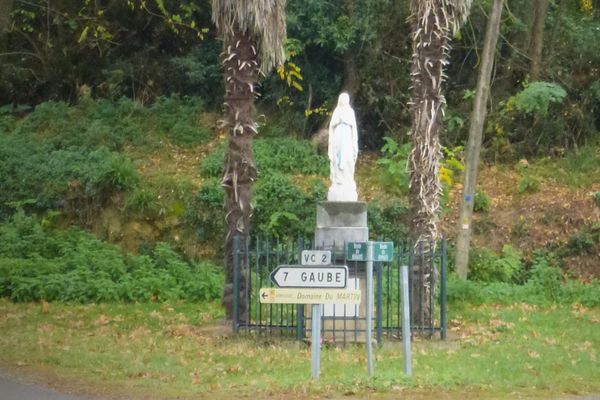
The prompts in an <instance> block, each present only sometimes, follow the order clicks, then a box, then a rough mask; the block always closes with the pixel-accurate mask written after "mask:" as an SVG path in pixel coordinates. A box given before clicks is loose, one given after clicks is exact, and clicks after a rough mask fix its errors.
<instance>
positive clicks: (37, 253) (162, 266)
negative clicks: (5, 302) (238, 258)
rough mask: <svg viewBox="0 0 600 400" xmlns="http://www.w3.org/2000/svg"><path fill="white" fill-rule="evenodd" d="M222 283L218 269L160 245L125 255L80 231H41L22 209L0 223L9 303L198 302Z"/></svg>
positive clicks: (2, 283) (2, 277)
mask: <svg viewBox="0 0 600 400" xmlns="http://www.w3.org/2000/svg"><path fill="white" fill-rule="evenodd" d="M222 287H223V273H222V271H221V270H219V269H217V268H216V267H215V266H213V265H210V264H207V263H198V262H188V261H185V260H184V259H183V258H182V257H181V256H180V255H179V254H178V253H177V252H175V251H174V250H173V249H172V248H171V247H170V246H169V245H167V244H165V243H157V244H156V246H154V248H152V249H151V250H150V251H149V253H148V254H147V255H131V254H130V255H127V254H124V253H123V252H122V251H121V250H120V249H119V248H118V247H117V246H114V245H110V244H106V243H103V242H101V241H99V240H98V239H96V238H95V237H93V236H92V235H90V234H88V233H85V232H82V231H80V230H76V229H70V230H66V231H61V230H47V229H45V228H43V227H42V225H41V222H40V220H39V219H37V218H35V217H28V216H26V215H25V214H24V213H23V211H19V212H17V213H16V214H15V215H14V216H13V218H11V220H10V221H8V222H6V223H4V224H3V225H0V296H3V297H8V298H10V299H12V300H13V301H36V300H47V301H73V302H80V303H87V302H110V301H152V300H159V301H163V300H176V299H185V300H190V301H203V300H213V299H217V298H218V297H219V296H220V294H221V290H222Z"/></svg>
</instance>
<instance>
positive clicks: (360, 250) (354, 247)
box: [346, 242, 367, 261]
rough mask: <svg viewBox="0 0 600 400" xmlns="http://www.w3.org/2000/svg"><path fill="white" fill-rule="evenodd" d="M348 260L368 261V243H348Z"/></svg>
mask: <svg viewBox="0 0 600 400" xmlns="http://www.w3.org/2000/svg"><path fill="white" fill-rule="evenodd" d="M346 260H352V261H367V242H348V243H346Z"/></svg>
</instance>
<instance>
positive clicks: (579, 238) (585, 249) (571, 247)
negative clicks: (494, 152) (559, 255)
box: [564, 231, 596, 255]
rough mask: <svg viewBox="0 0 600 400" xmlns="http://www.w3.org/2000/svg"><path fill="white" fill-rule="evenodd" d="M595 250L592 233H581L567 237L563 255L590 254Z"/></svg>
mask: <svg viewBox="0 0 600 400" xmlns="http://www.w3.org/2000/svg"><path fill="white" fill-rule="evenodd" d="M595 248H596V241H595V240H594V236H593V234H592V232H588V231H581V232H578V233H576V234H574V235H572V236H571V237H569V240H568V241H567V243H566V245H565V248H564V253H565V254H566V255H584V254H591V253H593V252H594V250H595Z"/></svg>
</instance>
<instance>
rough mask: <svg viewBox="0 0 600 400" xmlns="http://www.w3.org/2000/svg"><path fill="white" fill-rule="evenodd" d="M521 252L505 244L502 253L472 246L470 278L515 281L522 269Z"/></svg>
mask: <svg viewBox="0 0 600 400" xmlns="http://www.w3.org/2000/svg"><path fill="white" fill-rule="evenodd" d="M521 268H522V265H521V253H520V252H519V251H518V250H516V249H514V248H513V247H512V246H510V245H504V247H503V248H502V254H501V255H496V254H495V253H494V252H492V251H491V250H488V249H477V248H472V249H471V252H470V254H469V279H471V280H474V281H481V282H513V281H515V279H516V278H517V276H518V274H519V271H520V270H521Z"/></svg>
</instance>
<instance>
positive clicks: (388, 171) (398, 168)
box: [377, 137, 411, 195]
mask: <svg viewBox="0 0 600 400" xmlns="http://www.w3.org/2000/svg"><path fill="white" fill-rule="evenodd" d="M383 139H384V141H385V144H384V145H383V147H382V148H381V153H382V156H381V158H380V159H379V160H377V164H379V165H380V166H381V168H382V172H381V175H380V182H381V185H382V186H383V188H384V189H385V190H386V191H387V192H389V193H395V194H398V195H405V194H407V193H408V181H409V177H408V172H407V171H406V163H407V160H408V156H409V154H410V149H411V145H410V143H405V144H402V145H399V144H398V143H397V142H396V141H395V140H394V139H392V138H389V137H384V138H383Z"/></svg>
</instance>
